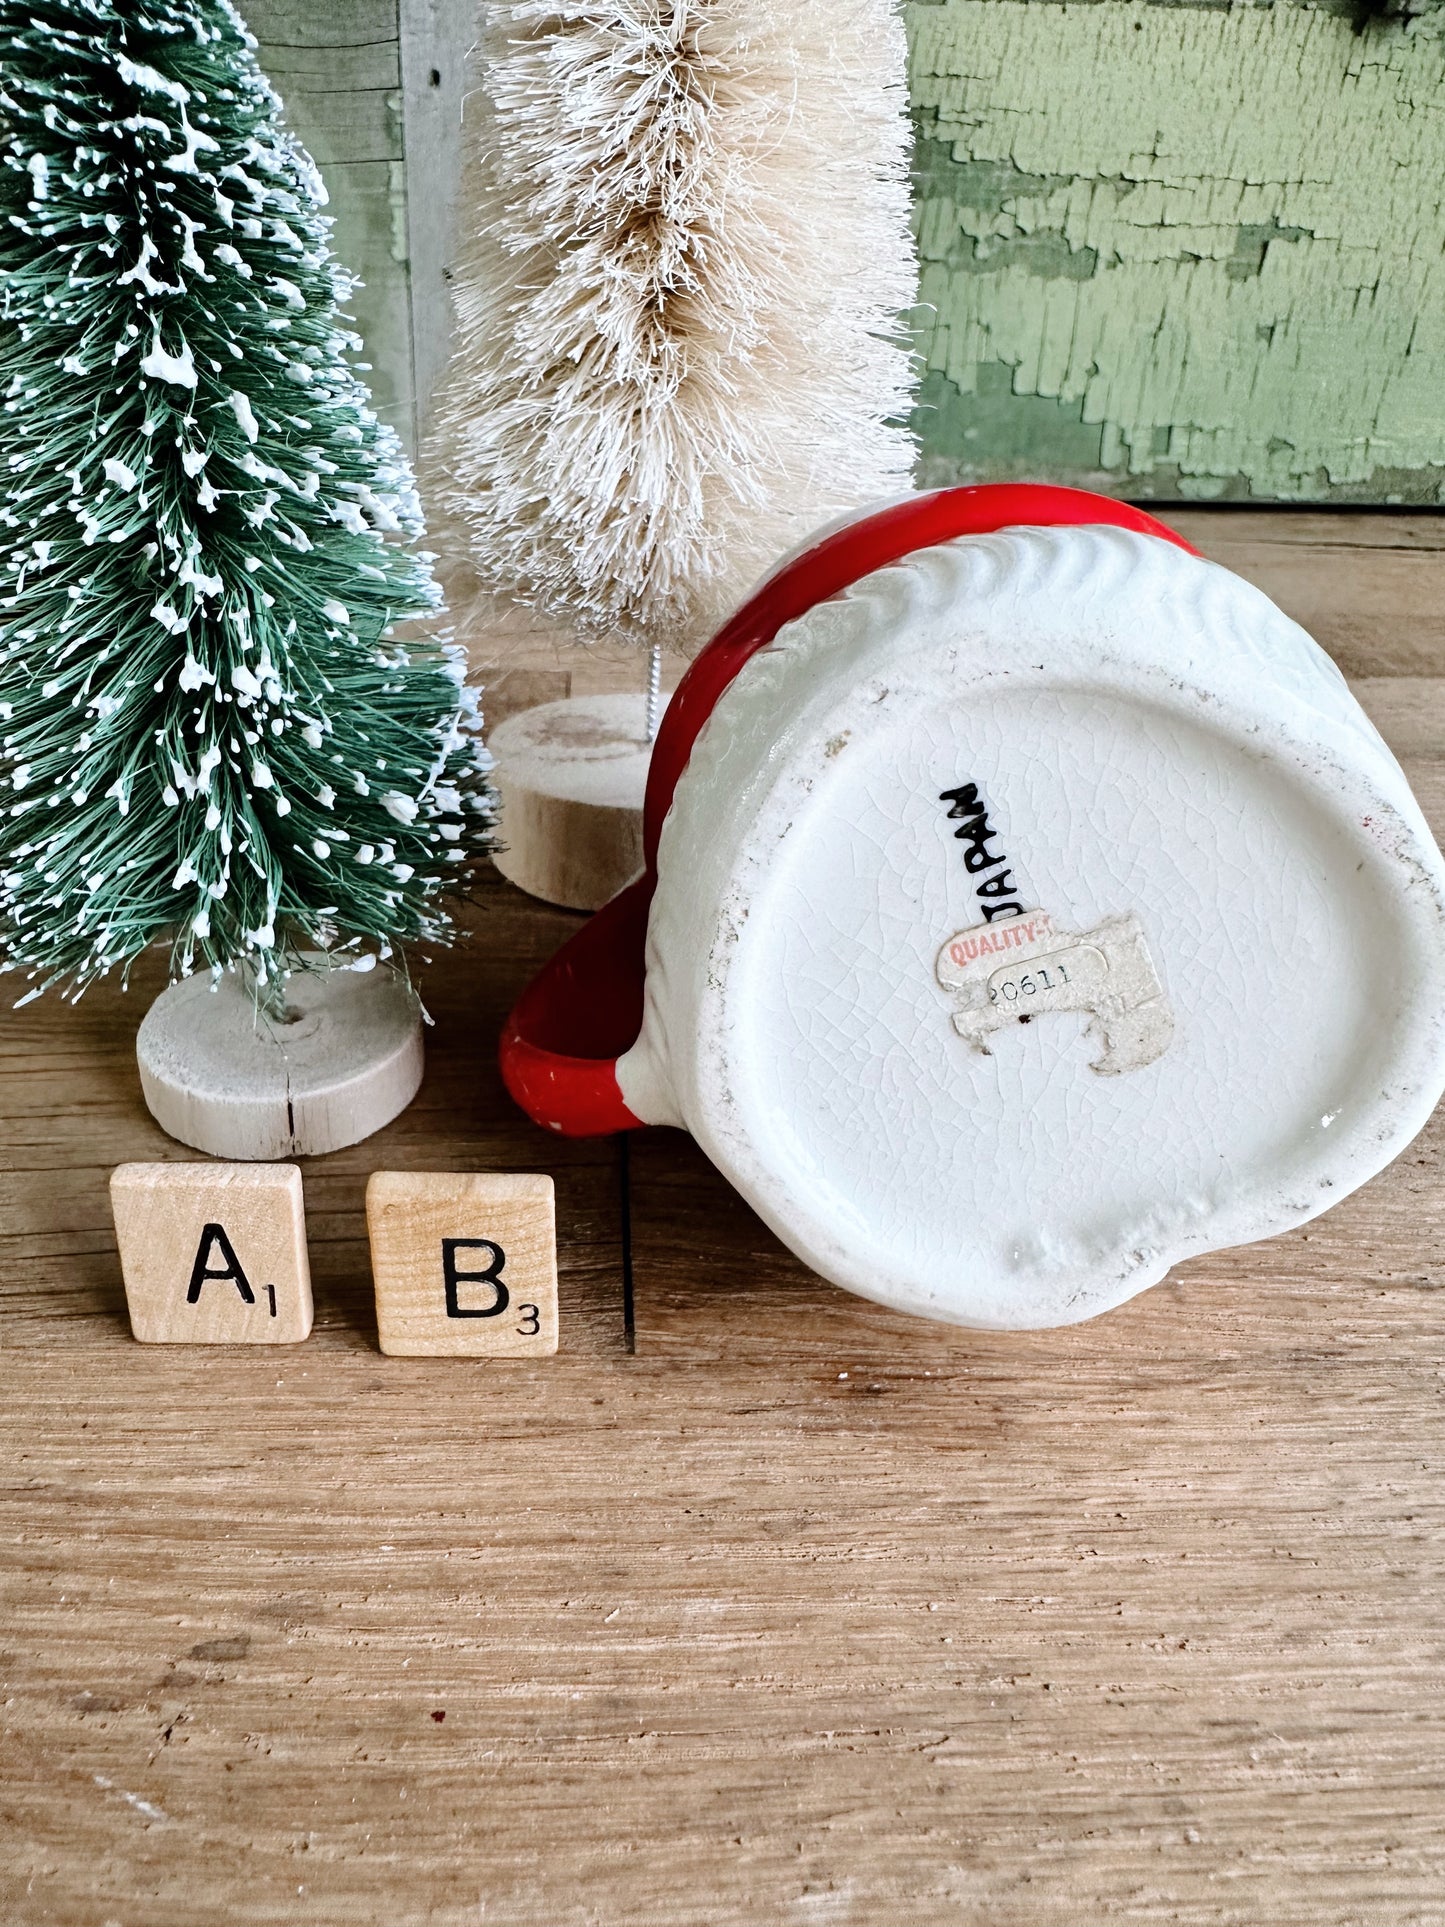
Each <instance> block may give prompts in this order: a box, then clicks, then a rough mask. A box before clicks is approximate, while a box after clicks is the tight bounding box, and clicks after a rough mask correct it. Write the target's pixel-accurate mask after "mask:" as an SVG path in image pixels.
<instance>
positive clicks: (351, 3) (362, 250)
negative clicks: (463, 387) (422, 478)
mask: <svg viewBox="0 0 1445 1927" xmlns="http://www.w3.org/2000/svg"><path fill="white" fill-rule="evenodd" d="M247 17H248V20H249V23H250V25H251V28H252V31H253V32H254V33H255V34H256V37H257V39H258V41H259V43H260V59H261V64H262V66H263V67H264V68H265V70H266V72H267V74H268V75H269V77H270V79H271V82H272V84H273V85H274V86H275V88H276V91H277V92H278V93H279V94H280V96H281V100H282V103H283V105H284V107H285V109H286V118H287V122H288V124H289V125H290V126H291V127H292V128H293V129H294V130H295V132H296V134H297V135H298V136H299V138H300V139H301V141H302V142H303V144H304V145H305V146H306V148H307V149H308V150H309V152H310V153H311V155H312V157H313V159H314V160H315V161H316V164H317V166H318V167H319V168H320V169H321V174H322V178H323V179H324V180H325V182H326V186H327V191H328V193H329V195H330V197H331V200H330V210H329V211H330V213H331V214H332V216H333V217H334V219H335V223H336V226H335V232H334V235H333V242H332V245H333V247H334V249H335V252H336V254H337V256H338V258H339V259H340V260H341V261H342V262H344V264H345V265H346V266H347V267H348V268H349V269H350V270H351V271H352V273H353V274H355V275H357V276H358V277H359V278H360V283H361V285H360V286H359V287H358V289H357V291H356V294H355V296H354V297H353V302H352V312H353V315H354V318H355V322H356V327H357V331H358V333H359V334H360V335H361V337H362V339H363V341H364V342H365V344H366V349H365V355H364V359H365V361H366V362H367V363H368V364H369V368H368V374H367V379H368V381H369V383H370V385H371V390H372V397H373V400H374V402H375V404H376V409H377V412H378V414H380V415H381V417H382V418H383V420H385V421H388V422H390V423H391V424H392V426H393V427H394V428H396V429H397V430H398V431H399V432H400V433H401V435H402V436H403V438H404V439H405V440H406V441H407V442H408V443H410V442H412V441H413V440H414V437H415V428H416V411H415V400H414V391H413V385H412V349H411V339H412V319H411V289H410V283H409V278H408V270H407V197H406V173H405V162H404V158H403V156H404V135H403V112H402V93H401V51H400V40H399V34H398V25H397V0H327V4H326V5H325V6H324V7H320V8H318V7H314V6H304V5H302V4H300V0H253V4H252V5H250V6H249V7H248V8H247Z"/></svg>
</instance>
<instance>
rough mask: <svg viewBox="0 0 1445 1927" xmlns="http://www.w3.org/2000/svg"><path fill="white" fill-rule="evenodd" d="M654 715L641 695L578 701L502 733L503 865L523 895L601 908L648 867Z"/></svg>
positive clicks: (498, 731) (497, 746)
mask: <svg viewBox="0 0 1445 1927" xmlns="http://www.w3.org/2000/svg"><path fill="white" fill-rule="evenodd" d="M646 715H647V699H646V697H645V696H643V695H641V694H636V695H633V694H622V695H611V696H570V697H568V698H566V699H565V700H564V701H562V702H555V703H543V704H542V705H541V707H540V708H538V709H525V710H522V711H521V712H520V713H519V714H518V715H515V716H509V717H508V718H507V719H506V721H505V722H503V723H499V724H498V725H497V727H496V728H495V729H494V730H493V731H492V733H491V736H490V738H489V747H490V748H491V751H492V754H493V756H495V758H496V763H497V766H496V770H495V771H494V773H493V781H494V782H495V785H496V791H497V798H498V801H499V803H500V805H501V813H500V821H499V825H498V839H499V842H500V844H501V848H500V849H499V851H498V852H497V855H496V858H495V861H496V865H497V868H498V869H499V870H500V871H501V873H502V875H503V876H504V877H506V878H507V879H508V881H509V882H512V883H515V884H516V886H517V888H518V889H519V890H525V891H526V892H527V894H528V895H529V896H533V897H540V898H541V899H542V900H543V902H544V903H558V904H561V905H562V906H563V907H564V908H566V909H569V910H598V909H600V908H601V907H602V905H603V904H604V903H606V902H607V901H608V900H609V899H610V898H611V897H615V896H616V894H617V892H618V891H619V890H620V889H622V888H623V886H624V885H625V884H628V883H630V882H631V881H632V879H633V878H634V877H635V876H636V875H637V873H638V872H639V870H641V868H642V797H643V792H644V790H645V789H646V787H647V769H648V764H649V763H650V762H651V760H652V745H651V743H650V742H649V741H648V740H647V727H646Z"/></svg>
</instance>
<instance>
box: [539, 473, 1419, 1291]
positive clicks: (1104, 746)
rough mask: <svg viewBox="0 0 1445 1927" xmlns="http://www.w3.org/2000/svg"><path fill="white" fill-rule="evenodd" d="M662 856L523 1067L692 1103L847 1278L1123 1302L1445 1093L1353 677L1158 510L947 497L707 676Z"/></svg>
mask: <svg viewBox="0 0 1445 1927" xmlns="http://www.w3.org/2000/svg"><path fill="white" fill-rule="evenodd" d="M646 859H647V867H646V869H645V871H644V874H643V875H642V876H641V877H640V878H639V880H638V881H637V882H636V883H634V884H633V885H631V886H630V887H629V888H628V889H627V890H625V891H624V892H623V893H622V895H621V896H619V897H617V898H615V899H614V900H613V902H612V903H611V904H609V905H608V906H607V907H606V908H605V909H604V910H602V911H601V912H599V913H598V915H597V916H596V917H594V918H593V919H592V920H591V922H589V923H588V924H587V925H585V926H584V927H583V929H582V930H581V931H580V932H579V933H578V935H577V936H576V937H575V938H573V940H572V941H571V942H570V943H568V944H567V945H566V946H565V947H564V948H563V949H562V950H561V951H560V952H559V953H558V955H557V956H556V957H555V958H554V959H553V960H552V962H551V963H550V964H548V965H547V966H546V967H545V968H544V969H543V971H542V972H541V973H540V975H539V976H538V977H537V978H536V979H535V980H534V981H533V983H532V984H531V985H530V986H529V988H528V989H527V990H526V992H524V994H523V996H522V997H521V999H520V1001H519V1002H518V1004H517V1006H516V1008H515V1010H514V1011H513V1012H512V1015H511V1017H510V1018H509V1020H508V1023H507V1026H506V1029H505V1032H504V1035H503V1040H502V1052H501V1056H502V1067H503V1073H504V1076H505V1078H506V1081H507V1084H508V1087H509V1089H510V1090H511V1091H512V1093H513V1095H514V1096H515V1097H516V1099H517V1101H518V1102H519V1103H520V1104H521V1105H522V1107H523V1109H524V1110H526V1111H527V1112H528V1113H529V1114H530V1115H531V1116H532V1117H533V1118H535V1119H536V1120H537V1122H539V1123H541V1124H544V1125H546V1126H547V1127H548V1128H550V1129H552V1130H555V1131H559V1132H562V1133H565V1134H569V1135H587V1134H592V1133H598V1132H604V1131H614V1130H623V1129H630V1128H633V1127H635V1126H637V1125H640V1124H672V1125H682V1126H684V1127H685V1128H686V1129H687V1130H689V1131H690V1132H691V1133H692V1135H693V1136H694V1137H695V1138H696V1139H697V1140H698V1142H699V1143H700V1144H701V1145H702V1147H703V1149H704V1150H705V1151H706V1152H707V1154H708V1155H709V1157H711V1158H712V1160H713V1162H714V1163H715V1164H716V1165H717V1166H718V1167H719V1169H720V1170H722V1171H723V1173H724V1174H725V1175H726V1176H727V1177H728V1178H729V1180H730V1181H731V1182H732V1183H733V1184H734V1185H735V1186H736V1188H737V1189H738V1191H739V1192H741V1193H742V1195H743V1196H744V1197H745V1198H746V1199H747V1200H748V1201H749V1203H751V1204H752V1206H753V1207H754V1208H755V1209H756V1210H757V1211H758V1213H759V1214H760V1215H761V1216H762V1217H763V1218H764V1219H765V1220H766V1222H767V1223H768V1224H769V1225H771V1226H772V1228H773V1229H774V1230H775V1231H776V1232H777V1234H778V1236H779V1237H780V1238H782V1239H783V1241H784V1242H785V1243H786V1244H788V1245H789V1246H791V1248H792V1249H793V1250H794V1251H795V1252H796V1253H797V1254H798V1256H799V1257H800V1258H802V1259H803V1260H804V1262H805V1263H807V1264H809V1265H811V1266H812V1267H813V1268H814V1269H815V1270H817V1271H819V1272H821V1273H822V1274H823V1275H824V1276H825V1277H827V1278H830V1279H832V1280H833V1281H834V1282H835V1283H837V1284H839V1285H842V1286H844V1287H845V1288H846V1289H848V1290H850V1291H855V1292H859V1293H861V1294H863V1295H864V1296H865V1297H868V1298H874V1299H877V1300H880V1301H881V1302H883V1303H885V1304H888V1305H892V1306H895V1307H898V1308H899V1309H901V1310H904V1311H909V1312H915V1313H919V1314H921V1315H923V1316H925V1317H930V1318H937V1319H944V1320H949V1321H951V1322H954V1323H958V1324H965V1325H974V1326H982V1327H992V1328H1016V1327H1031V1326H1048V1325H1062V1324H1068V1323H1072V1322H1074V1321H1076V1320H1078V1319H1083V1318H1088V1317H1090V1316H1092V1315H1093V1314H1094V1313H1096V1312H1101V1311H1104V1310H1106V1309H1108V1308H1109V1307H1111V1306H1113V1305H1117V1304H1119V1303H1121V1302H1122V1301H1123V1300H1125V1299H1127V1298H1129V1297H1131V1296H1133V1295H1134V1294H1135V1293H1136V1292H1139V1291H1142V1290H1143V1289H1144V1288H1145V1287H1146V1286H1148V1285H1151V1284H1154V1283H1156V1282H1157V1281H1158V1280H1159V1279H1161V1278H1162V1277H1163V1276H1164V1274H1165V1272H1166V1271H1167V1270H1168V1269H1169V1267H1170V1266H1171V1265H1173V1264H1175V1263H1176V1262H1177V1261H1179V1260H1180V1259H1183V1258H1186V1257H1189V1256H1191V1255H1194V1254H1196V1253H1199V1252H1202V1251H1208V1250H1214V1249H1217V1248H1219V1247H1222V1246H1227V1245H1234V1244H1241V1243H1245V1242H1247V1241H1249V1240H1252V1239H1257V1238H1264V1237H1268V1236H1271V1235H1272V1234H1274V1233H1276V1232H1280V1231H1284V1230H1286V1229H1288V1228H1290V1227H1292V1226H1295V1225H1298V1224H1302V1223H1304V1222H1305V1221H1306V1220H1308V1219H1310V1218H1312V1217H1314V1216H1316V1215H1317V1214H1318V1213H1319V1212H1321V1211H1324V1210H1326V1209H1327V1208H1328V1207H1329V1206H1330V1205H1332V1204H1334V1203H1337V1202H1338V1201H1339V1199H1341V1198H1342V1197H1344V1196H1345V1195H1346V1194H1347V1193H1348V1192H1350V1191H1352V1190H1354V1189H1355V1188H1356V1187H1357V1186H1358V1185H1360V1184H1362V1183H1364V1182H1365V1180H1366V1179H1368V1178H1369V1177H1371V1176H1373V1174H1374V1173H1375V1172H1377V1171H1379V1170H1380V1169H1381V1168H1382V1166H1384V1165H1385V1164H1386V1163H1388V1162H1389V1161H1390V1160H1391V1159H1392V1158H1393V1157H1395V1156H1396V1155H1397V1153H1398V1152H1399V1151H1400V1150H1402V1149H1403V1147H1404V1146H1405V1145H1406V1144H1407V1143H1408V1142H1409V1141H1410V1139H1411V1138H1412V1137H1413V1136H1414V1135H1415V1134H1416V1133H1417V1132H1418V1131H1419V1130H1420V1128H1421V1127H1422V1125H1423V1124H1424V1123H1425V1120H1426V1119H1427V1117H1428V1116H1429V1114H1430V1111H1431V1109H1432V1108H1433V1106H1434V1105H1435V1103H1436V1101H1437V1100H1438V1098H1439V1096H1440V1094H1441V1091H1442V1088H1445V998H1442V995H1441V988H1442V985H1445V864H1442V860H1441V856H1440V852H1439V850H1438V849H1437V847H1436V845H1435V842H1434V840H1433V838H1432V837H1431V834H1430V831H1429V829H1428V828H1427V826H1426V824H1425V821H1424V818H1423V816H1422V815H1421V812H1420V809H1419V806H1418V805H1417V803H1416V802H1415V799H1414V797H1413V796H1412V795H1411V792H1410V789H1409V786H1408V784H1407V783H1406V781H1405V778H1404V775H1403V774H1402V772H1401V770H1400V767H1399V765H1398V764H1397V763H1396V761H1395V759H1394V757H1393V756H1392V755H1391V754H1390V752H1389V750H1388V749H1387V748H1386V746H1385V744H1384V743H1383V741H1382V740H1381V738H1380V737H1379V735H1378V734H1377V732H1376V731H1375V729H1374V728H1373V726H1372V725H1371V724H1370V722H1369V721H1368V719H1367V718H1366V716H1365V715H1364V713H1363V711H1362V710H1361V709H1360V707H1359V705H1358V704H1357V703H1356V702H1355V700H1354V698H1353V696H1352V695H1351V694H1350V691H1349V689H1348V688H1347V687H1346V685H1345V682H1344V679H1343V678H1342V677H1341V676H1340V674H1339V672H1338V670H1337V669H1336V668H1335V667H1334V665H1333V663H1332V662H1331V661H1330V659H1329V658H1328V657H1327V656H1326V655H1325V654H1324V652H1323V651H1322V650H1321V649H1320V648H1319V647H1318V646H1317V645H1316V644H1315V643H1314V642H1313V641H1312V640H1311V639H1310V638H1309V636H1307V635H1306V634H1305V632H1304V631H1303V630H1302V629H1301V628H1299V627H1298V625H1297V624H1295V623H1294V622H1292V621H1291V620H1290V619H1289V618H1288V617H1286V616H1285V615H1283V614H1282V613H1281V612H1280V610H1278V609H1277V608H1276V607H1275V606H1274V604H1273V603H1271V602H1270V601H1269V599H1268V598H1267V597H1266V596H1264V595H1263V594H1261V592H1260V591H1259V590H1257V589H1255V588H1252V587H1250V586H1249V585H1248V584H1247V583H1245V582H1243V581H1241V580H1240V579H1239V578H1238V577H1236V576H1234V575H1232V574H1230V573H1229V572H1228V571H1227V570H1225V569H1223V568H1220V567H1219V566H1217V565H1216V564H1214V563H1211V562H1207V561H1205V560H1203V559H1202V558H1201V557H1200V556H1199V555H1197V554H1196V553H1195V552H1194V551H1193V550H1192V549H1191V548H1190V547H1189V546H1188V545H1187V544H1186V543H1185V542H1184V541H1182V539H1181V538H1180V537H1178V536H1177V535H1175V534H1173V533H1172V532H1171V531H1170V530H1168V529H1166V528H1165V527H1163V526H1162V525H1161V524H1160V523H1158V522H1156V521H1154V520H1153V519H1152V518H1151V517H1149V516H1147V515H1144V514H1143V513H1141V512H1140V511H1138V510H1135V509H1131V508H1128V507H1125V506H1123V505H1121V504H1119V503H1116V502H1112V501H1107V500H1104V499H1102V498H1097V497H1094V496H1090V495H1086V494H1083V493H1081V492H1078V491H1074V490H1066V489H1055V488H1043V487H1026V486H1012V485H1010V486H1000V487H985V488H971V489H951V490H945V491H942V492H939V493H937V494H932V495H924V496H918V497H915V498H912V499H910V500H908V501H905V502H902V503H899V504H896V505H894V506H892V507H889V508H887V509H884V510H881V511H879V512H878V513H875V514H872V515H869V516H867V517H864V518H863V519H861V520H858V521H855V522H852V523H850V524H847V525H845V526H843V527H842V528H838V529H835V530H833V531H832V532H831V533H829V534H826V535H825V536H823V537H822V538H820V539H818V540H817V541H815V542H814V543H813V544H812V545H811V546H810V547H808V548H807V549H805V550H804V551H803V552H802V553H800V554H798V555H796V556H795V557H794V558H793V559H791V560H790V561H788V562H787V563H785V564H784V565H783V566H782V567H781V568H780V569H779V570H777V571H776V572H775V573H774V574H773V575H772V576H771V577H770V578H768V579H767V580H766V581H765V582H764V583H763V585H762V586H761V587H760V588H759V589H758V591H757V592H756V593H755V594H754V595H753V597H752V598H751V600H750V601H748V602H747V603H746V604H745V605H744V606H743V607H742V608H741V609H740V610H739V611H738V612H737V613H736V614H735V615H734V616H733V617H732V618H731V620H730V621H729V622H728V623H727V624H726V626H725V627H724V628H723V629H722V631H721V632H720V633H719V634H718V636H717V637H716V638H715V639H714V640H713V641H712V643H710V644H709V646H708V647H707V648H706V649H705V650H704V651H703V653H702V654H701V655H700V656H699V657H698V658H697V660H696V661H695V662H694V664H693V665H692V667H691V669H690V670H689V672H688V674H687V675H686V676H685V677H684V679H683V681H682V683H681V684H680V686H679V688H678V690H677V692H676V694H675V696H674V697H673V700H672V703H671V705H670V707H669V709H668V712H667V715H666V718H665V720H664V722H663V725H662V729H661V732H660V734H659V737H658V741H657V745H656V749H655V752H654V757H653V764H652V774H651V781H650V786H649V790H648V797H647V812H646Z"/></svg>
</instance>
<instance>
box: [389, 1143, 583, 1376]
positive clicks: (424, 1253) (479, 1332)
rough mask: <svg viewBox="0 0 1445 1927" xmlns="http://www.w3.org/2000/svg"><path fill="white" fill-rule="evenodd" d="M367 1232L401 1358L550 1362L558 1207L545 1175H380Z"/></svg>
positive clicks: (393, 1351) (392, 1352) (392, 1346)
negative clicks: (529, 1359) (506, 1359)
mask: <svg viewBox="0 0 1445 1927" xmlns="http://www.w3.org/2000/svg"><path fill="white" fill-rule="evenodd" d="M366 1229H367V1235H368V1237H369V1239H370V1243H371V1275H372V1281H373V1283H374V1285H375V1287H376V1325H377V1337H378V1340H379V1342H380V1344H381V1349H382V1350H383V1351H384V1352H386V1353H387V1354H388V1356H390V1357H393V1358H465V1357H474V1358H550V1357H551V1355H552V1354H553V1353H554V1352H555V1351H556V1349H557V1213H556V1205H555V1192H554V1188H553V1184H552V1180H551V1178H549V1177H547V1176H546V1175H545V1174H544V1173H542V1172H538V1171H373V1172H372V1174H371V1180H370V1182H369V1183H368V1185H367V1187H366Z"/></svg>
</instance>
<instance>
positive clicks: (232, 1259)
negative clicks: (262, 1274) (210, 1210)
mask: <svg viewBox="0 0 1445 1927" xmlns="http://www.w3.org/2000/svg"><path fill="white" fill-rule="evenodd" d="M212 1245H215V1246H216V1247H217V1248H218V1249H219V1251H220V1255H221V1269H220V1270H219V1271H215V1270H212V1268H211V1264H210V1257H211V1247H212ZM227 1278H229V1279H230V1281H231V1283H232V1284H233V1285H234V1286H235V1287H236V1289H237V1291H239V1292H240V1294H241V1302H242V1303H243V1304H246V1305H254V1304H255V1302H256V1294H255V1292H254V1291H252V1289H251V1282H250V1280H249V1279H248V1278H247V1276H246V1274H245V1272H244V1271H243V1270H242V1269H241V1260H240V1259H239V1258H238V1257H237V1256H236V1253H235V1248H234V1247H233V1245H232V1243H231V1240H230V1239H229V1238H228V1237H227V1236H226V1233H225V1229H224V1227H223V1226H221V1225H218V1224H208V1225H203V1226H202V1227H201V1242H200V1243H199V1244H198V1245H197V1246H196V1262H195V1263H194V1264H193V1265H192V1266H191V1282H190V1284H189V1286H188V1287H187V1289H186V1303H187V1304H188V1305H195V1304H198V1303H199V1302H200V1297H201V1286H202V1285H204V1284H205V1283H207V1281H208V1280H209V1281H211V1282H213V1283H216V1284H220V1283H221V1282H222V1281H223V1280H224V1279H227Z"/></svg>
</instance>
